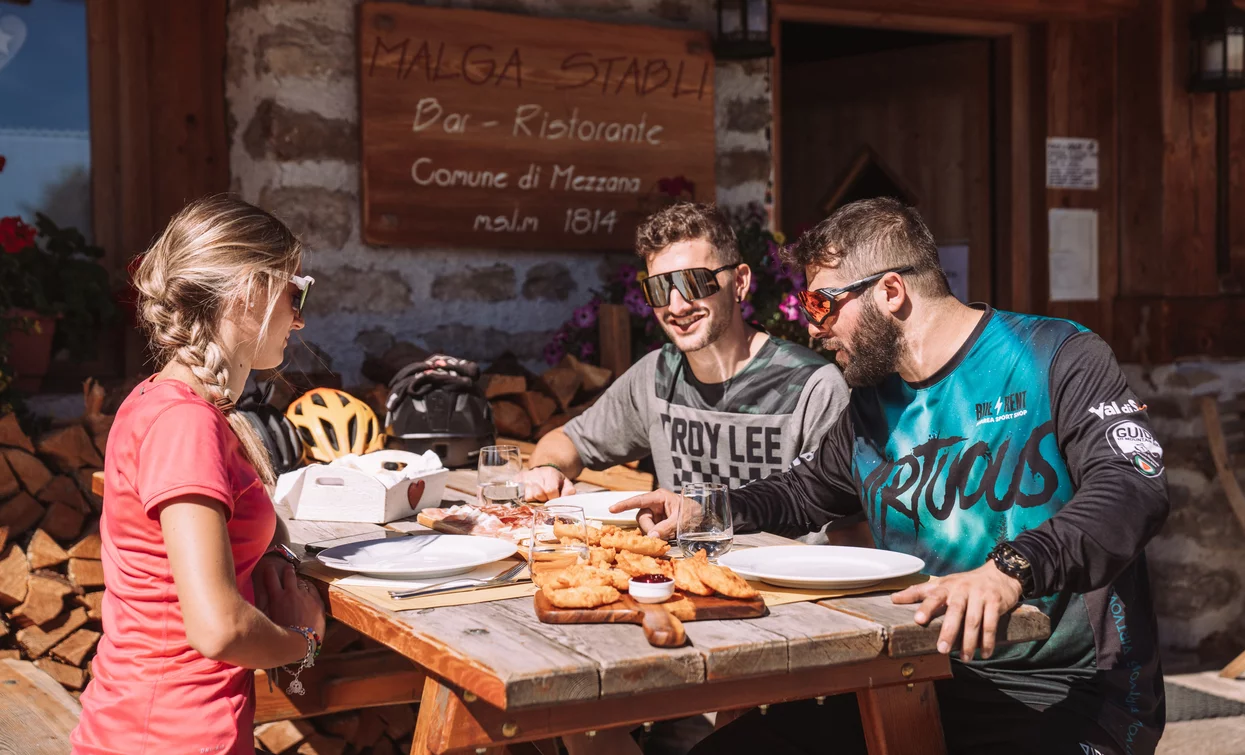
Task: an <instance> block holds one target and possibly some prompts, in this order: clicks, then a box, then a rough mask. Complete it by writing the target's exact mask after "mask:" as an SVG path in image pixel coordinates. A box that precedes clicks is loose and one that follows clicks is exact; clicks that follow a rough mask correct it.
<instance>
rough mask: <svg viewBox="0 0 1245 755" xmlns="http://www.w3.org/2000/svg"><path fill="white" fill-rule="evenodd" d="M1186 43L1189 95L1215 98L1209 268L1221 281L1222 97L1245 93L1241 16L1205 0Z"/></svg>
mask: <svg viewBox="0 0 1245 755" xmlns="http://www.w3.org/2000/svg"><path fill="white" fill-rule="evenodd" d="M1189 37H1190V39H1189V90H1190V91H1193V92H1214V93H1215V124H1216V125H1215V132H1216V134H1215V163H1216V170H1217V171H1218V175H1217V185H1216V192H1215V194H1216V203H1215V204H1216V215H1217V218H1216V224H1215V226H1216V227H1215V268H1216V269H1217V270H1218V272H1219V273H1220V274H1221V275H1223V274H1227V273H1230V272H1231V271H1232V248H1231V236H1230V233H1231V226H1230V225H1229V222H1228V221H1229V216H1230V214H1231V208H1230V202H1231V199H1230V197H1229V192H1228V161H1229V159H1230V157H1231V156H1230V154H1229V153H1230V150H1231V146H1230V139H1229V134H1230V132H1229V130H1228V129H1229V126H1228V92H1230V91H1232V90H1233V89H1245V11H1243V10H1241V9H1240V8H1237V7H1236V5H1234V4H1233V2H1232V0H1207V3H1206V10H1204V11H1202V12H1201V13H1197V14H1194V16H1193V17H1192V18H1191V19H1190V20H1189Z"/></svg>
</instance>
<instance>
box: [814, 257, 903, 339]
mask: <svg viewBox="0 0 1245 755" xmlns="http://www.w3.org/2000/svg"><path fill="white" fill-rule="evenodd" d="M915 270H916V268H914V267H912V266H910V265H909V266H907V267H896V268H891V269H890V270H883V271H882V272H880V273H874V274H873V275H870V276H868V277H866V278H861V279H860V280H858V281H853V282H851V283H848V284H847V285H846V286H843V287H841V288H819V289H817V290H816V291H801V292H799V293H797V294H796V298H797V299H798V300H799V302H800V309H802V310H804V316H805V317H807V318H808V321H809V322H811V323H812V324H813V325H816V326H817V327H819V328H820V327H821V326H822V324H823V323H824V322H825V321H826V320H828V319H830V318H831V317H833V316H834V315H835V314H837V313H838V311H839V299H840V298H841V297H843V296H846V295H847V294H851V293H855V292H856V291H860V290H861V289H863V288H865V287H867V286H869V285H871V284H873V283H876V282H877V281H879V280H881V278H882V276H884V275H886V274H888V273H899V274H900V275H903V274H904V273H911V272H915Z"/></svg>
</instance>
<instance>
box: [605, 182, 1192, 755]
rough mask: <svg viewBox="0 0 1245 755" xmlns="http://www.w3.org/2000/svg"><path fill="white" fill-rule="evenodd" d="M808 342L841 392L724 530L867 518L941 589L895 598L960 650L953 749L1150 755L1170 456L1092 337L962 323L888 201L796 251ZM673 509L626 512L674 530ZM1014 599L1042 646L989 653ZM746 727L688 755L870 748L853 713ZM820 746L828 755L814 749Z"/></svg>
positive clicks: (1159, 711) (828, 712) (927, 587)
mask: <svg viewBox="0 0 1245 755" xmlns="http://www.w3.org/2000/svg"><path fill="white" fill-rule="evenodd" d="M788 262H789V263H791V264H794V265H799V266H802V267H803V268H804V269H805V271H806V274H807V278H808V281H809V290H808V291H804V292H802V293H801V296H800V299H801V304H802V306H803V307H804V310H805V313H806V314H807V315H808V317H809V320H810V323H811V324H810V328H809V330H810V333H811V334H813V335H814V336H815V337H817V338H820V339H822V340H823V342H824V343H825V345H826V346H827V347H828V348H830V349H833V350H834V351H835V353H836V360H837V361H838V363H839V366H840V367H842V368H843V377H844V379H845V380H846V381H847V383H848V384H849V385H851V386H852V387H853V391H852V395H851V399H850V401H849V403H848V408H847V410H845V411H844V412H843V415H842V417H841V418H840V420H839V421H838V423H837V424H835V425H834V426H833V428H832V429H831V430H830V432H829V433H828V434H827V435H826V436H825V438H824V439H823V441H822V442H821V444H820V446H819V447H818V449H817V450H816V451H815V452H810V453H806V454H804V455H803V456H801V457H800V458H799V459H796V460H795V462H794V463H793V464H792V466H791V467H790V468H789V469H788V470H786V471H784V472H781V473H778V474H775V475H771V476H769V477H767V478H765V479H763V480H759V481H757V482H753V483H751V484H749V485H747V486H745V487H743V488H741V489H739V490H738V491H734V492H733V493H732V508H733V513H734V517H735V523H736V527H737V529H738V528H740V527H741V524H742V528H743V529H745V530H746V529H750V528H751V529H762V530H767V531H771V532H777V533H779V534H785V535H796V534H803V533H805V532H809V531H813V530H816V529H818V528H820V527H821V526H822V525H824V524H825V523H826V522H828V521H831V520H833V519H836V518H839V517H843V516H849V515H851V514H855V513H858V512H860V511H861V510H862V509H863V511H864V513H865V515H866V516H867V517H868V520H869V525H870V528H871V530H872V532H873V537H874V540H875V541H876V543H877V546H878V547H879V548H885V549H888V550H894V551H902V552H904V553H910V554H912V555H915V556H918V557H920V558H922V559H924V560H925V564H926V571H927V572H929V573H931V574H934V575H938V576H940V577H942V579H940V580H938V581H936V582H933V583H927V584H922V585H918V586H916V587H911V588H908V589H907V590H904V591H902V592H899V593H896V594H895V595H894V597H893V600H894V601H895V602H896V603H920V604H921V605H920V607H919V608H918V610H917V615H916V619H917V621H918V622H921V623H927V622H929V621H931V620H932V619H933V618H934V617H935V616H938V615H940V614H945V618H944V620H943V628H942V631H941V634H940V636H939V641H938V648H939V650H940V651H941V652H943V653H950V652H952V650H953V646H954V645H956V644H957V638H958V640H959V642H958V645H959V647H958V651H959V657H958V659H954V661H955V662H953V663H952V669H953V672H954V677H953V678H952V679H948V680H945V681H942V682H938V683H937V687H938V696H939V707H940V711H941V714H942V719H943V728H944V731H945V734H946V737H947V745H948V749H949V750H950V751H951V752H952V753H982V754H983V755H984V754H986V753H990V754H993V753H1041V754H1042V755H1052V754H1063V753H1067V755H1087V754H1089V755H1093V754H1094V753H1098V754H1100V755H1113V754H1115V753H1137V754H1141V753H1146V754H1149V753H1153V752H1154V749H1155V746H1156V745H1157V742H1158V739H1159V737H1160V735H1161V734H1162V730H1163V722H1164V717H1165V711H1164V701H1163V679H1162V671H1161V669H1160V667H1159V661H1158V652H1157V642H1156V633H1157V632H1156V622H1155V618H1154V611H1153V607H1152V605H1151V597H1150V587H1149V582H1148V578H1147V575H1146V567H1145V558H1144V554H1143V549H1144V547H1145V545H1146V543H1147V542H1148V541H1149V540H1150V538H1151V537H1152V536H1153V535H1154V534H1155V533H1156V532H1157V531H1158V530H1159V528H1160V527H1161V526H1162V524H1163V522H1164V520H1165V519H1166V517H1167V513H1168V509H1169V504H1168V498H1167V483H1166V479H1165V476H1164V474H1163V450H1162V447H1161V446H1160V445H1159V443H1158V442H1157V441H1156V440H1155V437H1154V435H1153V433H1152V432H1151V429H1150V426H1149V421H1148V419H1147V416H1146V411H1145V406H1144V405H1142V404H1141V403H1140V402H1139V401H1138V400H1137V397H1136V396H1135V395H1134V394H1133V392H1132V391H1131V390H1130V389H1129V387H1128V385H1127V383H1126V381H1125V379H1124V375H1123V373H1122V372H1121V371H1120V368H1119V364H1118V363H1117V362H1116V360H1115V357H1114V355H1113V354H1112V353H1111V350H1110V348H1109V347H1108V346H1107V344H1106V343H1104V342H1103V340H1102V339H1101V338H1099V337H1098V336H1096V335H1094V334H1093V333H1091V332H1089V331H1088V330H1086V329H1085V328H1083V327H1081V326H1080V325H1077V324H1075V323H1072V322H1068V321H1066V320H1057V319H1051V318H1045V317H1036V316H1032V315H1020V314H1015V313H1011V312H1003V311H999V310H994V309H992V308H990V307H989V306H987V305H972V306H966V305H964V304H961V303H960V302H959V301H957V300H956V299H955V298H954V297H953V296H952V295H951V293H950V289H949V288H948V286H947V281H946V278H945V276H944V274H943V272H942V270H941V268H940V266H939V261H938V249H937V247H936V245H935V243H934V239H933V236H932V235H931V234H930V232H929V229H928V228H927V227H926V226H925V224H924V222H923V221H922V220H921V218H920V216H919V215H918V214H917V212H916V211H915V210H913V209H911V208H909V207H905V206H904V205H902V204H900V203H899V202H896V201H894V200H891V199H872V200H865V201H861V202H855V203H853V204H850V205H847V206H845V207H843V208H841V209H840V210H838V211H837V212H836V213H835V214H834V215H833V216H831V217H830V218H828V219H827V220H825V221H824V222H822V223H821V224H820V225H819V226H817V227H816V228H815V229H813V230H812V231H809V232H808V233H807V234H805V235H804V236H803V237H802V238H801V239H800V240H799V241H798V242H797V244H796V245H794V247H792V248H791V249H789V250H788ZM682 503H683V502H682V500H681V499H680V498H679V496H677V495H675V494H673V493H670V492H668V491H656V492H654V493H651V494H646V495H644V496H640V497H638V498H636V499H632V500H631V501H627V502H624V503H622V504H619V505H618V506H617V507H616V508H623V507H627V508H641V509H644V510H643V511H641V512H640V517H639V518H640V523H641V526H642V527H644V529H645V530H646V531H648V532H649V533H650V534H653V535H657V536H670V535H672V534H673V525H674V521H675V519H676V518H677V517H676V516H675V514H676V513H677V509H678V507H680V506H681V505H682ZM1021 601H1024V602H1026V603H1029V604H1031V605H1033V606H1036V607H1037V608H1039V609H1040V610H1042V611H1043V612H1044V613H1046V614H1047V615H1048V616H1049V617H1050V619H1051V628H1052V632H1051V635H1050V637H1049V638H1048V639H1046V640H1043V641H1041V642H1031V643H1024V644H1020V645H1013V646H1010V647H1006V648H1003V649H1000V650H999V651H998V652H996V648H995V635H996V631H997V626H998V621H999V617H1000V616H1001V615H1003V614H1005V613H1006V612H1008V611H1010V610H1011V609H1012V608H1014V607H1015V606H1016V605H1017V604H1018V603H1020V602H1021ZM768 713H769V715H767V716H764V717H762V716H760V715H758V714H756V713H753V714H749V715H747V716H744V717H742V718H740V719H739V720H737V721H736V722H734V723H733V724H731V725H729V726H727V727H725V728H724V729H722V730H719V731H718V732H716V733H715V734H713V735H711V736H710V737H709V738H708V739H706V740H705V741H704V742H702V743H701V744H700V745H699V746H698V747H697V749H696V750H694V752H695V753H701V752H704V753H735V752H741V753H742V752H762V751H763V752H766V753H767V755H778V753H787V752H791V753H822V752H834V753H853V752H861V753H863V752H865V746H864V737H863V733H862V732H861V726H860V718H859V713H858V711H857V710H856V707H855V698H854V697H853V696H841V698H840V699H837V700H833V699H832V700H830V701H827V703H826V705H825V706H824V707H818V706H815V705H812V704H811V703H792V704H790V705H787V706H774V707H772V708H770V710H769V712H768ZM828 735H830V736H832V737H833V742H834V746H833V748H831V749H828V744H827V742H828V740H827V736H828Z"/></svg>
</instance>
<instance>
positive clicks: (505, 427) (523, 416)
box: [490, 401, 532, 438]
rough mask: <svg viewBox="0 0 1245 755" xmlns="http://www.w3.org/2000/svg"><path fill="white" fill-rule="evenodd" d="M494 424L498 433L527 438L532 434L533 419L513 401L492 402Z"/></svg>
mask: <svg viewBox="0 0 1245 755" xmlns="http://www.w3.org/2000/svg"><path fill="white" fill-rule="evenodd" d="M490 403H491V404H492V406H493V424H494V425H495V426H496V427H497V432H498V433H500V434H502V435H509V436H511V437H514V438H527V437H530V436H531V434H532V419H531V417H528V416H527V412H525V411H523V407H521V406H519V405H518V404H516V403H514V402H511V401H492V402H490Z"/></svg>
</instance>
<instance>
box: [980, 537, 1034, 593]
mask: <svg viewBox="0 0 1245 755" xmlns="http://www.w3.org/2000/svg"><path fill="white" fill-rule="evenodd" d="M990 560H991V561H993V562H994V565H995V566H996V567H998V570H999V571H1001V572H1003V573H1004V574H1006V575H1007V576H1009V577H1012V578H1013V579H1015V580H1016V581H1017V582H1019V583H1020V597H1022V598H1032V597H1033V565H1032V564H1030V563H1029V559H1027V558H1025V557H1024V556H1023V555H1021V553H1020V551H1018V550H1016V549H1015V548H1013V547H1012V545H1011V543H999V544H998V545H996V546H994V550H992V551H990Z"/></svg>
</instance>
